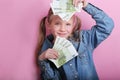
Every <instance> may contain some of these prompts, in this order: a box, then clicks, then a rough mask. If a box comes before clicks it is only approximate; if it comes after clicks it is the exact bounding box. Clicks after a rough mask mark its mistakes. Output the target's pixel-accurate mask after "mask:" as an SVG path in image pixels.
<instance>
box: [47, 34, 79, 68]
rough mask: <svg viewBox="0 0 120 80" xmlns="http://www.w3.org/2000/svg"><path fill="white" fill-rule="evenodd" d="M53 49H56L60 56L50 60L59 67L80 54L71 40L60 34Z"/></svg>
mask: <svg viewBox="0 0 120 80" xmlns="http://www.w3.org/2000/svg"><path fill="white" fill-rule="evenodd" d="M53 49H55V50H56V51H57V52H58V54H59V57H58V59H56V60H55V59H49V60H50V61H52V62H53V63H54V64H55V65H56V67H57V68H59V67H61V66H62V65H64V64H65V63H67V62H68V61H69V60H71V59H73V58H74V57H76V56H77V55H78V53H77V51H76V49H75V48H74V46H73V45H72V43H71V42H70V41H69V40H67V39H65V38H61V37H58V36H57V38H56V40H55V43H54V46H53Z"/></svg>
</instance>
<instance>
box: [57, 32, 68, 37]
mask: <svg viewBox="0 0 120 80" xmlns="http://www.w3.org/2000/svg"><path fill="white" fill-rule="evenodd" d="M58 35H59V36H61V37H64V36H65V35H67V33H58Z"/></svg>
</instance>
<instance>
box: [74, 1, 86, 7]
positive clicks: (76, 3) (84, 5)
mask: <svg viewBox="0 0 120 80" xmlns="http://www.w3.org/2000/svg"><path fill="white" fill-rule="evenodd" d="M80 3H83V7H86V6H87V4H88V3H87V1H86V0H73V5H74V6H79V4H80Z"/></svg>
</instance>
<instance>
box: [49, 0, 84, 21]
mask: <svg viewBox="0 0 120 80" xmlns="http://www.w3.org/2000/svg"><path fill="white" fill-rule="evenodd" d="M50 6H51V8H52V11H53V13H54V15H58V16H59V17H60V18H61V19H62V20H66V21H68V20H69V19H70V18H71V17H72V16H73V15H74V14H75V13H76V12H80V11H81V9H82V7H83V4H82V3H80V4H79V5H78V6H77V7H74V5H73V0H53V1H52V3H50Z"/></svg>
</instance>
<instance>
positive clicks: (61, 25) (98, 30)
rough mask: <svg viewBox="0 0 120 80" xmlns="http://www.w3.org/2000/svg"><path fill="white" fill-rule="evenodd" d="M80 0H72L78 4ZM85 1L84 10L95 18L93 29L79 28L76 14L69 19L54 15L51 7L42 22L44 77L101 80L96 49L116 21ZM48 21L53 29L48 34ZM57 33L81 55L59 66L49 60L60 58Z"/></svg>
mask: <svg viewBox="0 0 120 80" xmlns="http://www.w3.org/2000/svg"><path fill="white" fill-rule="evenodd" d="M79 2H80V0H73V5H74V6H77V5H78V3H79ZM82 2H83V10H84V11H86V12H87V13H88V14H90V15H91V16H92V18H93V19H94V20H95V21H96V25H94V26H93V27H92V28H91V29H90V30H80V27H81V22H80V19H79V18H78V17H77V16H75V15H73V16H72V18H71V19H70V20H69V21H63V20H62V19H61V18H60V17H59V16H57V15H53V12H52V10H51V9H50V10H49V13H48V15H47V16H46V17H44V18H43V19H42V21H41V24H40V36H39V44H38V48H37V50H38V55H39V56H38V62H39V65H40V69H41V78H42V80H98V79H99V78H98V75H97V72H96V69H95V66H94V63H93V54H92V53H93V50H94V49H95V48H96V47H97V46H98V45H99V44H100V43H101V42H102V41H103V40H105V39H106V38H107V37H108V36H109V35H110V33H111V31H112V29H113V27H114V23H113V21H112V19H111V18H110V17H109V16H108V15H106V14H105V13H104V12H103V11H102V10H100V9H99V8H97V7H95V6H93V5H92V4H90V3H87V2H86V1H85V0H82ZM45 23H47V26H48V28H49V30H50V32H51V34H50V35H48V36H46V29H45V25H46V24H45ZM56 36H60V37H64V38H66V39H68V40H69V41H70V42H71V43H72V44H73V46H74V47H75V49H76V51H77V52H78V54H79V55H78V56H77V57H75V58H73V59H72V60H70V61H69V62H67V63H65V64H64V65H63V66H61V67H60V68H56V66H55V65H54V64H53V63H52V62H51V61H49V60H48V59H57V58H58V57H59V55H58V52H57V51H55V50H54V49H52V47H53V45H54V41H55V38H56Z"/></svg>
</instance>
